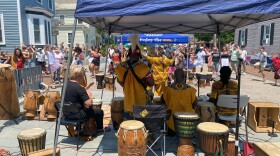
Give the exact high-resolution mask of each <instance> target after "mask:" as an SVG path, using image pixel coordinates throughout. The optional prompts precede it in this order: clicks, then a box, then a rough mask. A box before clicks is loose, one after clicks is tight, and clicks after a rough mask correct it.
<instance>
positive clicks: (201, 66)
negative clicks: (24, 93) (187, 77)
mask: <svg viewBox="0 0 280 156" xmlns="http://www.w3.org/2000/svg"><path fill="white" fill-rule="evenodd" d="M203 65H204V63H203V62H196V63H195V66H197V67H200V68H203Z"/></svg>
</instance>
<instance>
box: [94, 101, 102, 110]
mask: <svg viewBox="0 0 280 156" xmlns="http://www.w3.org/2000/svg"><path fill="white" fill-rule="evenodd" d="M101 107H102V100H101V99H92V108H93V109H101Z"/></svg>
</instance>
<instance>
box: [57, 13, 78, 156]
mask: <svg viewBox="0 0 280 156" xmlns="http://www.w3.org/2000/svg"><path fill="white" fill-rule="evenodd" d="M76 27H77V19H76V18H75V19H74V27H73V30H72V38H71V44H70V51H69V52H68V60H67V66H66V74H65V77H64V81H63V83H64V84H63V88H62V95H61V103H60V109H59V116H58V119H57V120H58V121H57V125H56V126H57V127H56V133H55V134H56V135H55V140H54V149H53V156H56V147H57V141H58V135H59V129H60V121H61V115H62V107H63V105H64V98H65V91H66V88H67V83H68V80H67V79H68V75H69V68H70V63H71V62H70V60H71V58H72V51H73V45H74V38H75V32H76Z"/></svg>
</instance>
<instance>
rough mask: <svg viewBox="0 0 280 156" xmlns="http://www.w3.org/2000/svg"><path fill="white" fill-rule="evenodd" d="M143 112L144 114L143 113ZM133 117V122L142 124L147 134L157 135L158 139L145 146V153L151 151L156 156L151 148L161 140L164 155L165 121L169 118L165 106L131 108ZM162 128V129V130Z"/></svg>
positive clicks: (137, 106) (136, 106)
mask: <svg viewBox="0 0 280 156" xmlns="http://www.w3.org/2000/svg"><path fill="white" fill-rule="evenodd" d="M143 112H145V113H143ZM133 117H134V118H135V120H138V121H141V122H143V123H144V125H145V128H146V129H147V130H149V133H151V134H152V133H157V134H159V136H158V137H156V138H155V140H154V141H153V142H152V143H151V144H150V145H147V151H146V153H147V152H148V151H151V152H152V153H153V154H154V155H156V156H157V153H156V152H155V151H154V150H153V149H152V147H153V146H154V145H155V144H156V143H157V141H159V140H160V139H161V138H162V143H163V147H162V146H161V151H162V155H165V142H166V140H165V135H166V133H167V129H166V121H167V120H168V118H169V117H170V113H168V111H167V109H166V106H165V105H135V106H134V107H133ZM162 128H163V129H162Z"/></svg>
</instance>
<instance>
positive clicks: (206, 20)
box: [54, 0, 280, 155]
mask: <svg viewBox="0 0 280 156" xmlns="http://www.w3.org/2000/svg"><path fill="white" fill-rule="evenodd" d="M279 13H280V1H278V0H243V1H240V0H231V1H229V0H215V1H214V0H212V1H209V0H188V1H178V0H160V1H154V0H129V1H128V0H114V1H104V0H77V7H76V11H75V20H74V27H73V32H72V34H73V35H72V40H71V46H70V47H71V49H70V51H72V47H73V43H74V37H75V30H76V25H77V19H80V20H82V21H84V22H86V23H88V24H90V25H92V26H95V27H97V28H101V29H103V30H106V31H108V32H109V34H111V32H116V33H178V34H180V33H183V34H186V33H189V34H192V33H213V34H214V33H216V34H217V36H218V39H219V35H220V33H221V32H225V31H229V30H234V29H236V28H239V27H243V26H246V25H249V24H253V23H256V22H261V21H266V20H270V19H274V18H279V17H280V14H279ZM219 45H220V44H219ZM219 47H220V46H219ZM219 49H220V48H219ZM71 57H72V56H71V53H69V58H71ZM70 60H71V59H68V60H67V67H69V66H70ZM106 60H107V59H106ZM106 64H107V63H106ZM106 68H107V65H106V66H105V71H106ZM68 74H69V68H67V70H66V76H65V81H64V85H63V89H62V90H63V92H62V98H61V107H60V113H62V111H61V110H62V106H63V104H64V97H65V90H66V87H67V77H68ZM239 85H240V83H239ZM239 88H240V86H239ZM239 93H240V92H239ZM239 97H240V94H238V98H239ZM237 105H238V106H237V107H239V102H238V104H237ZM237 110H238V112H239V109H237ZM60 117H61V114H60V115H59V118H58V126H57V133H56V136H55V142H54V155H55V149H56V147H57V140H58V134H59V128H60V121H61V118H60ZM236 120H237V121H238V120H239V119H238V116H237V119H236ZM237 126H238V124H237ZM238 130H239V129H238V127H236V143H235V145H236V148H235V149H236V155H237V150H238Z"/></svg>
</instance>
